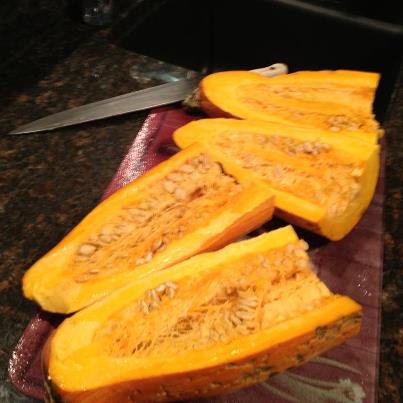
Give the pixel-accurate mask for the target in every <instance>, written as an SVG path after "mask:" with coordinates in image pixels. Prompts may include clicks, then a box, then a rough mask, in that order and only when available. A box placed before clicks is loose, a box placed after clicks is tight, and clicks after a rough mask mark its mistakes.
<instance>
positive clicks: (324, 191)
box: [174, 119, 379, 240]
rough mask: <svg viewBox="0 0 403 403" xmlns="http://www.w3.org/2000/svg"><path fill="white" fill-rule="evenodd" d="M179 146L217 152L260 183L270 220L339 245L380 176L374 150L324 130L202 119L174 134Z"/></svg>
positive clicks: (266, 123) (368, 201)
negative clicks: (271, 199)
mask: <svg viewBox="0 0 403 403" xmlns="http://www.w3.org/2000/svg"><path fill="white" fill-rule="evenodd" d="M174 140H175V142H176V144H177V145H179V147H187V146H188V145H189V144H192V143H193V142H194V141H200V142H203V143H205V144H208V145H209V147H210V148H216V149H217V151H219V152H221V153H222V154H223V155H226V156H227V157H229V158H232V160H233V161H234V162H235V163H237V164H238V165H239V166H240V167H241V168H242V169H245V170H246V171H247V172H248V173H249V175H250V176H251V177H257V178H259V179H262V180H265V181H266V183H267V184H268V185H269V186H270V187H271V190H272V192H273V193H274V194H275V196H276V199H275V215H277V216H278V217H280V218H283V219H285V220H286V221H288V222H290V223H292V224H295V225H298V226H300V227H303V228H306V229H308V230H310V231H312V232H315V233H318V234H320V235H323V236H325V237H327V238H328V239H331V240H339V239H341V238H343V237H344V236H345V235H347V234H348V233H349V232H350V231H351V230H352V228H353V227H354V226H355V225H356V224H357V222H358V221H359V219H360V218H361V216H362V214H363V213H364V212H365V210H366V208H367V207H368V205H369V203H370V201H371V199H372V197H373V195H374V192H375V186H376V183H377V178H378V171H379V146H378V145H373V144H370V143H369V142H363V141H360V140H357V139H355V138H352V137H348V136H334V135H332V134H331V133H329V132H328V131H325V130H318V129H305V128H297V127H294V126H287V125H284V124H280V123H273V122H263V121H251V120H237V119H202V120H198V121H195V122H191V123H189V124H187V125H185V126H183V127H181V128H179V129H177V130H176V131H175V133H174Z"/></svg>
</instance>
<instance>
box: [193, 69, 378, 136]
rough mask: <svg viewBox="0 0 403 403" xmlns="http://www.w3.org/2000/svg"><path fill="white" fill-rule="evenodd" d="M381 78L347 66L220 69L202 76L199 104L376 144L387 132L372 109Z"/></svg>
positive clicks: (213, 112) (220, 113) (214, 111)
mask: <svg viewBox="0 0 403 403" xmlns="http://www.w3.org/2000/svg"><path fill="white" fill-rule="evenodd" d="M379 77H380V76H379V74H377V73H368V72H359V71H349V70H336V71H328V70H324V71H299V72H296V73H291V74H285V75H280V76H277V77H271V78H269V77H263V76H261V75H259V74H256V73H253V72H248V71H227V72H219V73H214V74H211V75H209V76H207V77H205V78H204V79H203V80H202V81H201V83H200V86H199V89H200V105H201V108H202V109H203V110H204V111H205V112H206V113H207V115H209V116H210V117H232V118H240V119H251V120H265V121H271V122H276V123H284V124H289V125H293V126H298V127H306V128H317V129H321V130H329V131H331V132H332V133H334V134H340V135H348V136H352V137H355V138H357V139H360V140H364V141H369V142H371V143H376V142H377V139H378V137H379V136H380V135H382V133H383V132H382V130H381V129H380V127H379V124H378V122H377V121H376V120H375V119H374V115H373V113H372V104H373V101H374V96H375V91H376V88H377V85H378V81H379Z"/></svg>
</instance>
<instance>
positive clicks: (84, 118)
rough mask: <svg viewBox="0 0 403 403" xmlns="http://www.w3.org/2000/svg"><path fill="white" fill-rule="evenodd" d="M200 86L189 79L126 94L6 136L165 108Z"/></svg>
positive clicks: (52, 116) (74, 110) (40, 120)
mask: <svg viewBox="0 0 403 403" xmlns="http://www.w3.org/2000/svg"><path fill="white" fill-rule="evenodd" d="M199 82H200V78H191V79H186V80H180V81H174V82H170V83H166V84H161V85H157V86H154V87H151V88H146V89H144V90H139V91H134V92H129V93H127V94H123V95H119V96H117V97H113V98H108V99H104V100H102V101H98V102H93V103H90V104H87V105H83V106H79V107H77V108H72V109H68V110H66V111H63V112H58V113H55V114H53V115H50V116H46V117H44V118H41V119H38V120H35V121H33V122H30V123H27V124H25V125H22V126H19V127H17V128H16V129H14V130H13V131H11V132H9V133H7V134H9V135H13V134H26V133H35V132H40V131H49V130H54V129H58V128H60V127H65V126H72V125H75V124H79V123H84V122H90V121H93V120H99V119H104V118H107V117H110V116H118V115H123V114H125V113H129V112H136V111H141V110H145V109H148V108H153V107H156V106H162V105H168V104H171V103H175V102H179V101H182V100H183V99H185V98H186V97H187V96H188V95H189V94H190V93H191V92H192V91H193V90H194V89H195V88H197V86H198V84H199Z"/></svg>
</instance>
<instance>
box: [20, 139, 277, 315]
mask: <svg viewBox="0 0 403 403" xmlns="http://www.w3.org/2000/svg"><path fill="white" fill-rule="evenodd" d="M216 157H217V156H216V155H215V154H214V152H210V151H207V149H205V148H203V147H202V146H201V145H194V146H192V147H190V148H189V149H187V150H184V151H182V152H180V153H178V154H177V155H175V156H174V157H172V158H171V159H169V160H168V161H166V162H163V163H162V164H160V165H158V166H157V167H155V168H153V169H151V170H150V171H149V172H147V173H146V174H145V175H143V176H142V177H140V178H139V179H137V180H135V181H133V182H132V183H131V184H129V185H127V186H125V187H124V188H122V189H121V190H119V191H117V192H116V193H114V194H113V195H112V196H110V197H109V198H108V199H106V200H105V201H103V202H102V203H101V204H100V205H98V206H97V207H96V208H95V209H94V210H93V211H92V212H91V213H90V214H88V216H87V217H86V218H84V220H83V221H82V222H81V223H80V224H79V225H78V226H77V227H76V228H75V229H74V230H73V231H72V232H71V233H70V234H69V235H68V236H67V237H66V238H65V239H63V240H62V241H61V242H60V243H59V244H58V245H57V246H56V247H55V248H53V249H52V250H51V251H50V252H49V253H48V254H47V255H45V256H44V257H43V258H42V259H40V260H39V261H38V262H37V263H35V264H34V265H33V266H32V267H31V268H30V269H29V270H28V271H27V273H26V274H25V276H24V279H23V290H24V294H25V296H26V297H28V298H30V299H33V300H35V301H36V302H38V303H39V304H40V305H41V307H42V308H43V309H45V310H47V311H51V312H58V313H70V312H74V311H77V310H79V309H81V308H83V307H85V306H87V305H89V304H91V303H93V302H94V301H96V300H98V299H100V298H102V297H104V296H105V295H107V294H108V293H110V292H111V291H113V290H115V289H117V288H120V287H122V286H124V285H126V284H127V283H128V282H130V281H133V280H135V279H137V278H139V277H143V276H146V275H148V274H150V273H151V272H153V271H158V270H161V269H164V268H166V267H168V266H171V265H173V264H175V263H177V262H179V261H182V260H184V259H187V258H188V257H190V256H193V255H194V254H197V253H200V252H202V251H206V250H213V249H216V248H219V247H221V246H223V245H225V244H227V243H228V242H231V241H232V240H234V239H237V238H238V237H240V236H242V235H244V234H246V233H248V232H249V231H251V230H253V229H255V228H257V227H259V226H260V225H262V224H263V223H264V222H266V221H267V220H269V219H270V218H271V216H272V212H273V205H274V203H273V196H272V194H271V193H270V191H269V189H268V187H267V186H266V185H265V184H263V183H262V182H260V181H256V180H251V179H250V178H249V175H248V174H247V173H245V172H244V171H243V170H240V169H239V168H238V167H237V166H236V165H234V164H232V163H231V162H230V161H228V160H226V159H222V160H220V162H219V163H218V162H217V158H216Z"/></svg>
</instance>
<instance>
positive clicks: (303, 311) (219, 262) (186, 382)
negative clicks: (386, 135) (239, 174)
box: [44, 227, 361, 403]
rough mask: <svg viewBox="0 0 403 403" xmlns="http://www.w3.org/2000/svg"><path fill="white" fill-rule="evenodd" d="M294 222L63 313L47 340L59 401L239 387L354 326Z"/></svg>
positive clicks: (147, 397) (158, 397)
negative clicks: (314, 267) (66, 315)
mask: <svg viewBox="0 0 403 403" xmlns="http://www.w3.org/2000/svg"><path fill="white" fill-rule="evenodd" d="M307 247H308V246H307V244H306V243H305V242H304V241H302V240H299V239H298V238H297V236H296V234H295V232H294V231H293V229H292V228H291V227H284V228H281V229H278V230H275V231H272V232H270V233H266V234H263V235H261V236H259V237H257V238H254V239H250V240H246V241H242V242H239V243H235V244H232V245H229V246H227V247H225V248H224V249H222V250H219V251H217V252H210V253H205V254H201V255H198V256H195V257H192V258H190V259H189V260H187V261H185V262H182V263H179V264H177V265H175V266H172V267H170V268H169V270H163V271H160V272H156V273H153V274H151V275H150V276H148V277H146V278H143V279H140V280H138V281H137V282H134V283H131V284H130V285H128V286H127V287H125V288H122V289H120V290H118V291H116V292H115V293H112V294H111V295H109V296H108V297H106V298H104V299H102V300H101V301H99V302H97V303H95V304H93V305H92V306H90V307H88V308H86V309H84V310H82V311H80V312H78V313H76V314H75V315H73V316H72V317H70V318H68V319H66V320H65V321H64V322H63V323H62V325H61V326H60V327H59V328H58V330H57V331H56V333H55V334H54V336H53V337H52V338H51V340H50V342H49V344H48V347H47V349H46V350H45V355H44V363H45V370H46V373H47V377H46V379H47V381H48V384H49V385H50V386H49V388H48V390H49V392H50V394H52V395H53V396H57V397H58V398H59V399H60V400H61V401H64V402H86V403H90V402H96V403H102V402H108V403H109V402H134V401H135V402H143V401H147V402H150V401H152V402H154V401H170V400H182V399H188V398H197V397H205V396H211V395H216V394H222V393H227V392H231V391H234V390H237V389H239V388H242V387H245V386H248V385H251V384H253V383H256V382H260V381H263V380H265V379H266V378H268V377H270V376H272V375H274V374H276V373H278V372H281V371H284V370H285V369H287V368H289V367H290V366H295V365H300V364H302V363H304V362H306V361H307V360H309V359H310V358H312V357H314V356H316V355H318V354H320V353H321V352H323V351H325V350H327V349H329V348H331V347H333V346H335V345H337V344H339V343H341V342H343V341H344V340H346V339H347V338H349V337H351V336H353V335H354V334H356V333H357V332H358V331H359V328H360V322H361V307H360V306H359V305H358V304H356V303H355V302H354V301H352V300H351V299H349V298H347V297H344V296H340V295H334V294H332V293H331V292H330V291H329V289H328V288H327V287H326V286H325V284H323V283H322V282H321V281H320V280H319V279H318V278H317V277H316V275H315V274H314V273H313V272H312V271H311V268H310V263H309V259H308V256H307V254H306V249H307Z"/></svg>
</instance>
